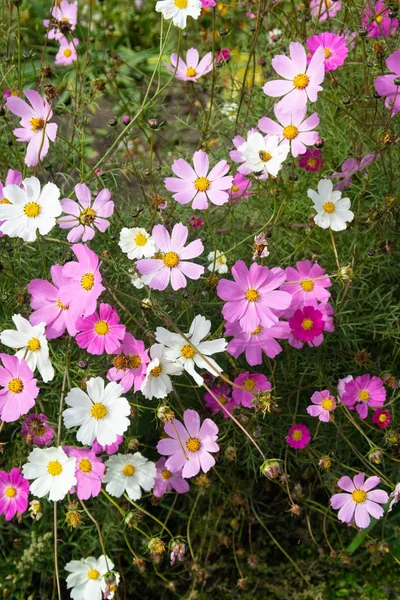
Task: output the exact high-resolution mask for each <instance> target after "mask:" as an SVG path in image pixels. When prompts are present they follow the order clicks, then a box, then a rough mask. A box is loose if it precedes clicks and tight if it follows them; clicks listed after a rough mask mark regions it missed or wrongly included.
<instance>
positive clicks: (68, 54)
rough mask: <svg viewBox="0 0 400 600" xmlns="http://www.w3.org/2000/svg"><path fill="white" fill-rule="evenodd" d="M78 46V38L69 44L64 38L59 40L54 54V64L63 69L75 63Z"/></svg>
mask: <svg viewBox="0 0 400 600" xmlns="http://www.w3.org/2000/svg"><path fill="white" fill-rule="evenodd" d="M78 44H79V40H78V38H74V39H73V40H72V41H71V42H69V41H68V40H67V38H66V37H64V36H63V37H62V38H60V47H59V49H58V52H57V54H56V58H55V64H56V65H61V66H63V67H67V66H68V65H72V63H73V62H75V61H76V60H77V58H78V55H77V52H76V49H77V47H78Z"/></svg>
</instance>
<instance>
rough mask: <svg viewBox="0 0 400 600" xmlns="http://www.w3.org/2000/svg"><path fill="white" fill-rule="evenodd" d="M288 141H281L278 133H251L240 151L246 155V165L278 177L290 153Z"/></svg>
mask: <svg viewBox="0 0 400 600" xmlns="http://www.w3.org/2000/svg"><path fill="white" fill-rule="evenodd" d="M289 150H290V145H289V143H288V142H285V143H282V144H280V143H279V137H278V136H276V135H271V136H263V135H261V133H251V134H250V135H248V136H247V141H246V142H244V144H242V145H241V146H240V147H239V148H238V152H240V153H241V154H242V156H243V157H244V166H245V167H246V168H247V169H249V171H251V172H253V173H257V174H262V173H263V174H267V175H273V176H274V177H276V176H277V175H278V173H279V171H280V170H281V168H282V163H283V162H284V161H285V160H286V158H287V155H288V154H289Z"/></svg>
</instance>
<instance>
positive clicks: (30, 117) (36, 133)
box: [6, 90, 58, 167]
mask: <svg viewBox="0 0 400 600" xmlns="http://www.w3.org/2000/svg"><path fill="white" fill-rule="evenodd" d="M24 94H25V96H26V97H27V99H28V101H29V104H28V103H27V102H25V101H24V100H22V98H18V96H10V97H9V98H7V103H6V106H7V108H8V110H9V111H10V112H12V113H13V114H14V115H17V116H18V117H20V118H21V122H20V125H21V127H18V128H17V129H14V131H13V133H14V135H15V137H16V138H17V142H29V143H28V147H27V149H26V156H25V164H27V165H28V167H35V166H36V165H37V164H38V162H39V160H43V159H44V157H45V156H46V154H47V153H48V151H49V146H50V142H54V141H55V139H56V135H57V127H58V126H57V124H56V123H49V121H50V119H51V118H52V116H53V111H52V110H51V106H50V104H49V103H48V102H47V100H46V99H43V98H42V97H41V96H40V94H38V93H37V92H36V91H35V90H24ZM39 154H40V156H39Z"/></svg>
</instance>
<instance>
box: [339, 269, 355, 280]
mask: <svg viewBox="0 0 400 600" xmlns="http://www.w3.org/2000/svg"><path fill="white" fill-rule="evenodd" d="M337 276H338V279H341V280H342V281H349V280H351V279H353V277H354V271H353V269H352V268H351V267H341V268H340V269H339V271H338V273H337Z"/></svg>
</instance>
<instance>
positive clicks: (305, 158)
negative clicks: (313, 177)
mask: <svg viewBox="0 0 400 600" xmlns="http://www.w3.org/2000/svg"><path fill="white" fill-rule="evenodd" d="M299 167H300V168H301V169H305V170H306V171H310V172H311V173H317V172H318V171H322V169H323V168H324V157H323V154H322V152H321V150H317V149H316V148H313V149H311V150H309V149H307V150H306V152H305V153H304V154H302V155H301V156H300V158H299Z"/></svg>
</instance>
